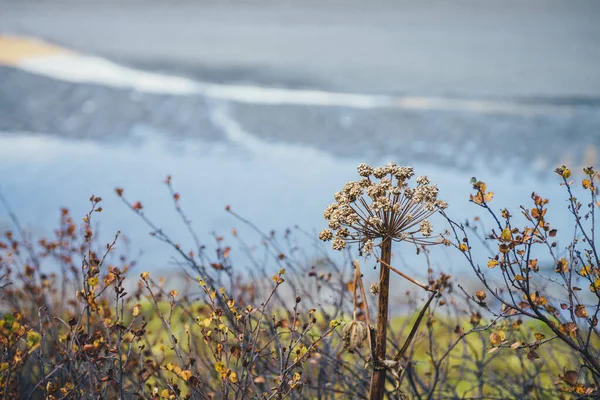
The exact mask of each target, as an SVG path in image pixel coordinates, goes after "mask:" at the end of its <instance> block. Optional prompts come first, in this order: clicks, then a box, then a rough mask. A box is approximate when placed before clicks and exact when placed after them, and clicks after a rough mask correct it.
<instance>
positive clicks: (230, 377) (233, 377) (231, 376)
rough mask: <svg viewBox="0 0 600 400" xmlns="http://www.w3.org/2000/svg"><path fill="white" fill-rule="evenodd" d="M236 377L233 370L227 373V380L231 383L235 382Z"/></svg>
mask: <svg viewBox="0 0 600 400" xmlns="http://www.w3.org/2000/svg"><path fill="white" fill-rule="evenodd" d="M237 381H238V378H237V374H236V373H235V372H232V373H231V374H229V382H231V383H237Z"/></svg>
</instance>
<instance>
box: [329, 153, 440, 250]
mask: <svg viewBox="0 0 600 400" xmlns="http://www.w3.org/2000/svg"><path fill="white" fill-rule="evenodd" d="M357 170H358V174H359V175H360V176H361V179H359V180H358V181H355V182H348V183H346V184H345V185H344V187H343V188H342V190H341V191H339V192H337V193H335V195H334V199H335V203H333V204H331V205H329V206H328V207H327V209H326V210H325V212H324V213H323V216H324V217H325V219H326V220H327V222H328V225H329V227H328V228H327V229H323V230H322V231H321V233H320V234H319V238H320V239H321V240H323V241H332V247H333V249H334V250H342V249H344V248H346V245H347V244H348V243H352V242H359V243H360V246H359V249H360V251H361V252H362V253H364V254H365V255H368V254H370V253H372V252H373V251H374V248H375V247H377V245H378V244H379V243H380V241H381V240H384V239H387V238H390V239H392V240H394V241H407V242H412V243H414V244H417V245H432V244H439V243H444V241H443V238H442V237H440V236H434V235H433V226H432V225H431V223H430V222H429V221H428V220H427V218H429V217H430V216H432V215H433V214H435V213H436V212H438V211H440V210H443V209H445V208H446V207H448V203H446V202H445V201H443V200H440V199H438V187H437V186H436V185H434V184H432V183H431V182H430V181H429V178H427V177H426V176H420V177H418V178H417V179H416V186H413V187H410V185H409V181H410V180H411V178H412V177H413V176H414V172H413V169H412V167H401V166H398V165H396V164H393V163H390V164H387V165H386V166H385V167H375V168H373V167H371V166H370V165H368V164H360V165H359V166H358V168H357Z"/></svg>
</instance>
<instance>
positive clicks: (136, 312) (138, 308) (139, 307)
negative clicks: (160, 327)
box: [133, 303, 142, 317]
mask: <svg viewBox="0 0 600 400" xmlns="http://www.w3.org/2000/svg"><path fill="white" fill-rule="evenodd" d="M141 310H142V305H141V304H139V303H138V304H136V305H135V306H133V316H134V317H137V316H138V315H140V311H141Z"/></svg>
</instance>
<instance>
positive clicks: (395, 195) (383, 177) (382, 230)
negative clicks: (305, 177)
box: [319, 163, 448, 400]
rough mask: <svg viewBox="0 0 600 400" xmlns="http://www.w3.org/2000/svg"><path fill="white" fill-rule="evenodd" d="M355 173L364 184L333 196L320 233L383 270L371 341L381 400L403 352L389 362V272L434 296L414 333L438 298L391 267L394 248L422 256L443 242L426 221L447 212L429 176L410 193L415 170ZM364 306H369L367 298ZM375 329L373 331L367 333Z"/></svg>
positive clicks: (374, 388)
mask: <svg viewBox="0 0 600 400" xmlns="http://www.w3.org/2000/svg"><path fill="white" fill-rule="evenodd" d="M357 170H358V174H359V175H360V176H361V177H362V178H361V179H360V180H358V181H353V182H348V183H347V184H346V185H345V186H344V187H343V189H342V190H341V191H339V192H337V193H336V194H335V195H334V199H335V201H336V202H335V203H333V204H331V205H330V206H329V207H327V209H326V210H325V213H324V217H325V219H327V221H328V223H329V229H324V230H323V231H321V233H320V234H319V238H320V239H321V240H324V241H329V240H331V241H332V248H333V249H334V250H342V249H344V248H345V247H346V246H347V244H348V243H358V244H359V247H360V251H361V253H362V254H363V255H365V256H367V257H368V256H370V255H372V256H374V257H375V258H376V259H377V261H378V262H379V264H380V266H379V281H378V282H377V284H376V291H377V292H378V294H379V298H378V305H377V321H376V332H371V335H369V336H370V338H371V342H372V344H371V350H372V356H371V364H372V367H373V374H372V379H371V389H370V398H371V399H372V400H380V399H383V397H384V395H385V383H386V371H387V370H388V369H389V370H392V371H393V373H394V374H395V375H398V370H399V369H400V363H399V361H400V358H401V357H402V355H403V354H402V353H403V351H400V352H399V353H398V354H397V355H396V356H395V357H393V359H388V357H387V355H386V343H387V326H388V322H389V317H388V312H389V288H390V271H394V272H396V273H397V274H398V275H400V276H402V277H404V278H406V279H408V280H409V281H411V282H413V283H414V284H416V285H418V286H419V287H421V288H423V289H425V290H428V291H431V292H433V293H432V295H431V296H430V298H429V300H428V301H427V303H426V305H425V307H424V308H423V311H422V313H421V317H420V318H419V319H418V320H417V321H416V323H415V332H416V328H417V327H418V325H419V323H420V321H421V318H422V315H423V314H424V313H425V310H426V309H427V307H428V306H429V304H430V303H431V301H432V300H433V297H434V296H435V295H436V293H437V292H436V289H434V288H430V287H428V286H426V285H424V284H422V283H419V282H418V281H416V280H415V279H413V278H411V277H409V276H407V275H406V274H404V273H402V272H401V271H399V270H398V269H396V268H394V267H392V265H391V262H392V261H391V259H392V243H393V242H407V243H410V244H412V245H414V246H417V249H419V250H420V249H421V248H424V247H425V246H429V245H435V244H440V243H443V242H445V240H444V239H443V238H442V237H441V236H434V235H433V227H432V225H431V223H430V222H429V220H428V218H429V217H431V216H432V215H433V214H435V213H436V212H438V211H440V210H444V209H445V208H446V207H447V206H448V204H447V203H446V202H445V201H443V200H439V199H438V198H437V196H438V188H437V186H436V185H433V184H431V183H430V181H429V179H428V178H427V177H426V176H421V177H419V178H417V180H416V182H417V185H416V187H414V188H412V187H410V186H409V181H410V179H411V178H412V177H413V176H414V172H413V169H412V168H411V167H400V166H398V165H396V164H393V163H390V164H387V165H386V166H385V167H377V168H372V167H371V166H369V165H367V164H360V165H359V166H358V168H357ZM361 287H362V286H361ZM363 301H364V302H366V298H364V299H363ZM350 324H351V325H350V328H347V329H349V330H350V332H353V333H355V332H361V331H362V328H361V327H360V325H358V324H357V323H356V322H355V321H352V322H351V323H350ZM372 329H373V327H370V326H369V330H372ZM413 335H414V332H413ZM360 336H361V335H359V337H360ZM373 336H374V338H373ZM365 337H366V336H365ZM411 339H412V336H409V339H408V340H407V341H406V343H407V346H408V344H409V343H410V340H411ZM404 350H405V349H404Z"/></svg>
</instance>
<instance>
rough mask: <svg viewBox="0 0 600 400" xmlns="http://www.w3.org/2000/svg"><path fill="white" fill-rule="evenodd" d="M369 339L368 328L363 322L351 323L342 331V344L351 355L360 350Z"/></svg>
mask: <svg viewBox="0 0 600 400" xmlns="http://www.w3.org/2000/svg"><path fill="white" fill-rule="evenodd" d="M366 339H367V326H366V325H365V323H364V322H361V321H354V320H353V321H350V322H348V323H347V324H346V325H345V326H344V328H343V329H342V344H343V345H344V348H345V349H346V350H348V351H349V352H350V353H354V350H356V349H360V348H362V346H363V342H364V341H365V340H366Z"/></svg>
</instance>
